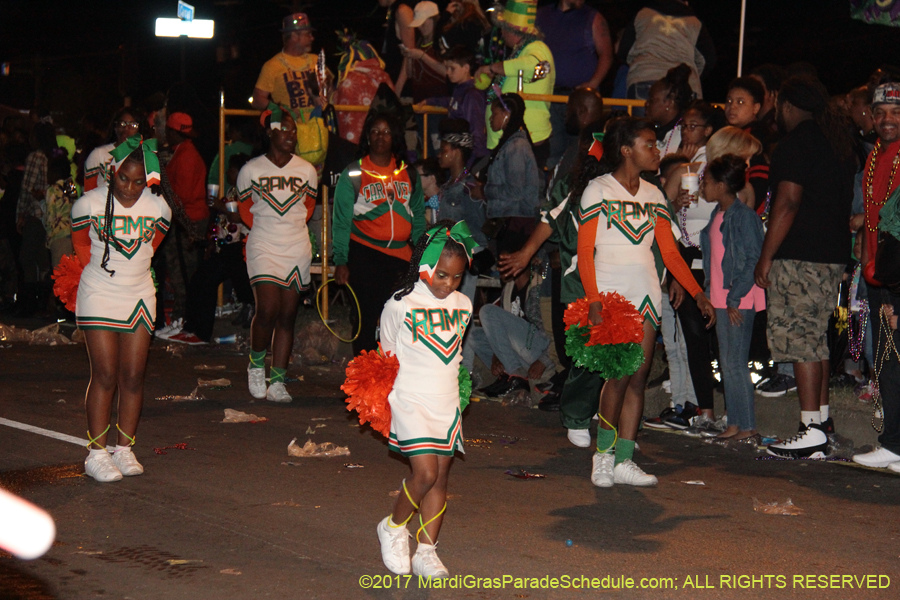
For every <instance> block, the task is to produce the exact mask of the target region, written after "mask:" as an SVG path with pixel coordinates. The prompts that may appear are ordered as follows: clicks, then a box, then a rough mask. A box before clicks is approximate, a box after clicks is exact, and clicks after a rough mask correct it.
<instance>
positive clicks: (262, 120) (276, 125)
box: [259, 102, 282, 129]
mask: <svg viewBox="0 0 900 600" xmlns="http://www.w3.org/2000/svg"><path fill="white" fill-rule="evenodd" d="M269 115H272V120H271V121H269V129H281V115H282V112H281V107H280V106H278V105H277V104H275V103H274V102H269V106H267V107H266V110H264V111H263V112H262V114H261V115H260V116H259V124H260V125H263V126H265V124H266V117H268V116H269Z"/></svg>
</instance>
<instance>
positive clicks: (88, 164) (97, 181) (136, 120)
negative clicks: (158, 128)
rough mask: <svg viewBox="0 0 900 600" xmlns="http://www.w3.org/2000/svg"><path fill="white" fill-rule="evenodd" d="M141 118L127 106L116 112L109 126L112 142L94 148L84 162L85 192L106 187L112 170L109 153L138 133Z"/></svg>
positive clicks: (111, 159)
mask: <svg viewBox="0 0 900 600" xmlns="http://www.w3.org/2000/svg"><path fill="white" fill-rule="evenodd" d="M141 118H142V116H141V113H140V112H138V111H137V110H135V109H134V108H131V107H128V106H126V107H124V108H120V109H119V110H117V111H116V114H115V115H113V119H112V124H111V125H110V130H111V132H112V133H111V134H110V138H112V142H111V143H108V144H103V145H102V146H97V147H96V148H94V149H93V150H92V151H91V153H90V154H88V157H87V159H85V161H84V191H85V192H89V191H90V190H92V189H94V188H98V187H99V188H104V189H105V188H106V187H107V185H108V184H109V180H110V178H112V176H113V169H111V168H110V165H112V162H113V158H112V156H110V154H109V153H110V152H112V150H113V148H115V147H116V146H118V145H120V144H121V143H122V142H124V141H125V140H126V139H128V138H130V137H131V136H133V135H136V134H138V133H140V130H141Z"/></svg>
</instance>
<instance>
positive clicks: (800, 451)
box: [766, 423, 900, 467]
mask: <svg viewBox="0 0 900 600" xmlns="http://www.w3.org/2000/svg"><path fill="white" fill-rule="evenodd" d="M827 450H828V436H827V435H826V434H825V431H824V430H823V429H822V425H821V424H820V423H810V424H809V425H803V424H802V423H801V429H800V431H799V432H797V435H795V436H794V437H792V438H788V439H786V440H784V441H782V442H778V443H777V444H769V447H768V448H766V453H767V454H771V455H772V456H778V457H780V458H815V459H821V458H825V453H826V451H827ZM885 452H887V451H885ZM890 454H891V455H892V456H896V458H895V459H894V460H900V456H897V455H896V454H894V453H893V452H891V453H890ZM853 460H856V457H855V456H854V457H853ZM860 464H864V463H860ZM883 466H885V467H886V466H887V463H885V464H884V465H883Z"/></svg>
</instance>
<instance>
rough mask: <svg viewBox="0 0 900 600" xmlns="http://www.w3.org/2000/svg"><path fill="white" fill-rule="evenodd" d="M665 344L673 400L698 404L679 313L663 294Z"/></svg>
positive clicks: (661, 323) (662, 326) (662, 324)
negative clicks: (677, 313) (676, 312)
mask: <svg viewBox="0 0 900 600" xmlns="http://www.w3.org/2000/svg"><path fill="white" fill-rule="evenodd" d="M660 329H661V330H662V336H663V344H665V346H666V359H667V360H668V361H669V382H670V383H671V385H672V402H673V403H675V404H680V405H682V406H686V404H685V403H686V402H693V403H694V404H697V395H696V394H695V393H694V382H693V381H692V380H691V373H690V371H689V370H688V362H687V346H685V344H684V335H683V334H682V332H681V324H680V323H679V322H678V315H676V314H675V309H674V308H672V305H671V304H670V303H669V295H668V294H667V293H665V292H664V293H663V295H662V319H661V322H660Z"/></svg>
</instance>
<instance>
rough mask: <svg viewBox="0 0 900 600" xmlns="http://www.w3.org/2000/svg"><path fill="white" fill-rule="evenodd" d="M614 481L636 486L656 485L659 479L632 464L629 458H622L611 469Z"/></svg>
mask: <svg viewBox="0 0 900 600" xmlns="http://www.w3.org/2000/svg"><path fill="white" fill-rule="evenodd" d="M613 475H614V476H615V482H616V483H624V484H625V485H636V486H638V487H649V486H652V485H656V484H657V483H659V481H658V480H657V479H656V476H655V475H648V474H647V473H644V471H643V469H641V468H640V467H639V466H637V465H636V464H634V461H633V460H631V459H628V460H623V461H622V462H620V463H619V464H617V465H616V467H615V468H614V469H613Z"/></svg>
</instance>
